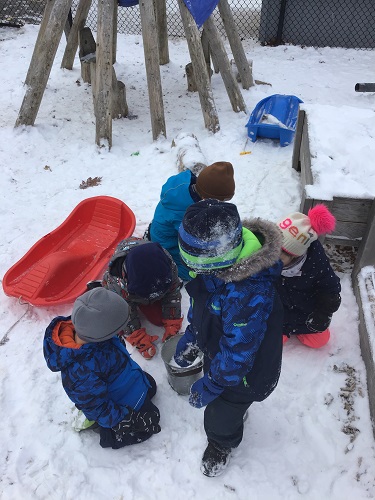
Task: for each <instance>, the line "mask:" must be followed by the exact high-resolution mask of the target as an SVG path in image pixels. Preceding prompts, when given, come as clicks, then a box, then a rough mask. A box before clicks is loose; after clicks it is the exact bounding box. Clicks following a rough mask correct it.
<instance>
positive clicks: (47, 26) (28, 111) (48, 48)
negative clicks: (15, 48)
mask: <svg viewBox="0 0 375 500" xmlns="http://www.w3.org/2000/svg"><path fill="white" fill-rule="evenodd" d="M71 6H72V0H54V1H53V4H51V5H50V6H48V8H47V6H46V9H45V11H44V14H45V15H47V17H48V19H46V22H45V23H43V22H42V25H43V26H41V29H42V33H41V36H40V37H38V38H37V42H36V44H35V47H34V52H33V56H32V58H31V63H30V67H29V71H28V74H27V77H26V79H27V85H28V87H27V90H26V94H25V97H24V99H23V102H22V105H21V109H20V111H19V114H18V118H17V120H16V124H15V126H16V127H19V126H21V125H34V123H35V119H36V117H37V114H38V111H39V107H40V103H41V102H42V98H43V94H44V91H45V88H46V85H47V82H48V78H49V75H50V73H51V68H52V64H53V61H54V59H55V56H56V51H57V47H58V46H59V43H60V40H61V36H62V34H63V31H64V26H65V22H66V19H67V17H68V13H69V9H70V8H71Z"/></svg>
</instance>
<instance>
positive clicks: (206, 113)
mask: <svg viewBox="0 0 375 500" xmlns="http://www.w3.org/2000/svg"><path fill="white" fill-rule="evenodd" d="M178 5H179V7H180V13H181V18H182V23H183V25H184V31H185V37H186V40H187V43H188V48H189V53H190V59H191V62H192V64H193V68H194V75H195V80H196V84H197V88H198V94H199V100H200V104H201V108H202V112H203V119H204V124H205V127H206V128H207V129H208V130H210V131H211V132H213V133H215V132H218V131H219V130H220V125H219V117H218V114H217V111H216V106H215V101H214V96H213V92H212V87H211V82H210V78H209V76H208V72H207V65H206V61H205V59H204V55H203V49H202V44H201V39H200V36H199V30H198V27H197V25H196V23H195V21H194V19H193V17H192V15H191V14H190V12H189V10H188V9H187V7H186V5H185V3H184V1H183V0H178Z"/></svg>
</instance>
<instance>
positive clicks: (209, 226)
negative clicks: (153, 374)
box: [174, 200, 283, 477]
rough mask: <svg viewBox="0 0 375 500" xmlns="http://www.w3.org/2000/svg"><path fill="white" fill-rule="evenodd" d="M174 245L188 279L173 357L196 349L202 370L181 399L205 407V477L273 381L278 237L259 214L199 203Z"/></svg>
mask: <svg viewBox="0 0 375 500" xmlns="http://www.w3.org/2000/svg"><path fill="white" fill-rule="evenodd" d="M179 245H180V252H181V257H182V259H183V260H184V262H185V263H186V265H187V266H188V267H190V268H191V269H193V270H194V271H195V273H196V277H195V278H194V279H193V280H191V281H190V282H189V283H188V284H187V285H186V290H187V292H188V294H189V295H190V309H189V313H188V321H189V325H188V327H187V328H186V331H185V334H184V336H183V337H182V338H181V339H180V341H179V342H178V344H177V348H176V353H175V357H174V359H175V361H176V363H177V364H179V365H180V366H187V365H188V364H189V363H191V362H192V360H193V359H194V356H195V353H196V348H197V347H198V348H199V349H200V350H201V351H203V353H204V373H205V374H204V376H203V378H201V379H199V380H198V381H197V382H195V383H194V384H193V385H192V387H191V390H190V399H189V403H190V404H191V405H192V406H194V407H196V408H202V407H204V406H205V407H206V408H205V411H204V428H205V431H206V435H207V439H208V446H207V448H206V450H205V452H204V454H203V458H202V464H201V470H202V472H203V474H205V475H206V476H210V477H212V476H217V475H219V474H220V473H221V472H222V471H223V470H224V468H225V467H226V465H227V463H228V459H229V455H230V452H231V449H232V448H236V447H237V446H238V445H239V444H240V443H241V441H242V434H243V418H244V415H245V413H246V411H247V409H248V408H249V406H250V405H251V404H252V403H253V402H254V401H263V400H264V399H265V398H267V397H268V396H269V395H270V394H271V392H272V391H273V390H274V389H275V387H276V385H277V383H278V379H279V375H280V369H281V355H282V317H283V307H282V304H281V301H280V298H279V296H278V293H277V291H276V281H277V279H278V277H279V276H280V272H281V268H282V264H281V261H280V253H281V234H280V232H279V230H278V228H277V227H276V226H275V225H274V224H273V223H271V222H268V221H265V220H262V219H255V220H245V221H243V224H241V221H240V217H239V215H238V211H237V208H236V206H235V205H233V204H232V203H223V202H220V201H216V200H204V201H200V202H199V203H195V204H194V205H191V206H190V207H189V208H188V209H187V210H186V213H185V216H184V219H183V221H182V224H181V227H180V230H179Z"/></svg>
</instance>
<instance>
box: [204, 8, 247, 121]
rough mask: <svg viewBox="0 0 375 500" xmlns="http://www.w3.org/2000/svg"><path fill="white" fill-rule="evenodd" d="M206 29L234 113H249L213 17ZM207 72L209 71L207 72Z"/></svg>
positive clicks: (210, 18)
mask: <svg viewBox="0 0 375 500" xmlns="http://www.w3.org/2000/svg"><path fill="white" fill-rule="evenodd" d="M204 29H205V31H206V34H207V38H208V42H209V44H210V49H211V52H212V54H215V56H216V59H217V61H218V63H219V68H220V73H221V76H222V78H223V82H224V85H225V88H226V91H227V94H228V97H229V100H230V103H231V105H232V109H233V111H234V112H236V113H238V112H240V111H244V112H245V113H246V112H247V108H246V104H245V101H244V99H243V97H242V94H241V90H240V87H239V85H238V83H237V81H236V79H235V78H234V76H233V73H232V71H231V69H230V62H229V58H228V55H227V53H226V51H225V48H224V44H223V42H222V40H221V37H220V34H219V30H218V29H217V27H216V26H215V23H214V20H213V17H212V15H211V16H210V17H209V18H208V19H207V21H206V22H205V23H204ZM206 72H207V71H206Z"/></svg>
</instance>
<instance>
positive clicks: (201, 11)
mask: <svg viewBox="0 0 375 500" xmlns="http://www.w3.org/2000/svg"><path fill="white" fill-rule="evenodd" d="M184 2H185V5H186V7H187V8H188V9H189V12H190V14H191V15H192V16H193V18H194V21H195V22H196V23H197V26H198V28H200V27H201V26H202V25H203V23H204V22H205V21H206V20H207V19H208V18H209V17H210V15H211V14H212V13H213V11H214V10H215V8H216V6H217V4H218V3H219V0H184Z"/></svg>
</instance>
